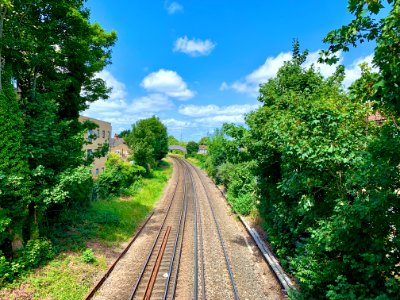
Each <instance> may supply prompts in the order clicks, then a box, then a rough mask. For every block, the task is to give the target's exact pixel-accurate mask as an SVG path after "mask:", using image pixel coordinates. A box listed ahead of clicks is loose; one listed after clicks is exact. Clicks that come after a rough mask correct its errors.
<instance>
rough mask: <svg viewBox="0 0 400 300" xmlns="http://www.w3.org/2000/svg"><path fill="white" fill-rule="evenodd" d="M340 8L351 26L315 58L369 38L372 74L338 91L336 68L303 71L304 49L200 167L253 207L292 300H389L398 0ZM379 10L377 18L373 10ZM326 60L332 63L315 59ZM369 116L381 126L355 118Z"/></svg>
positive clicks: (242, 204) (396, 251) (399, 205)
mask: <svg viewBox="0 0 400 300" xmlns="http://www.w3.org/2000/svg"><path fill="white" fill-rule="evenodd" d="M382 3H383V1H372V2H371V1H369V2H368V1H357V0H356V1H349V9H350V11H351V12H352V13H354V15H355V19H354V21H352V22H351V23H350V24H349V25H346V26H343V27H342V28H341V29H339V30H335V31H332V32H331V33H329V34H328V35H327V37H326V40H325V41H326V42H328V43H330V44H331V46H330V48H329V50H328V51H327V52H326V54H333V53H335V52H337V51H339V50H344V51H347V50H348V49H349V47H350V46H355V45H356V44H357V43H358V42H360V43H361V42H363V41H364V40H374V41H376V43H377V46H376V48H375V55H374V60H373V62H374V65H375V66H376V67H378V68H379V72H378V73H373V72H372V71H371V70H370V69H369V68H368V66H366V65H363V66H362V69H363V74H362V77H361V78H360V79H359V80H357V81H356V82H354V83H353V85H352V86H351V87H350V89H349V90H345V89H344V88H343V86H342V84H341V82H342V80H343V78H344V68H343V67H342V66H339V67H338V68H337V70H336V72H335V73H334V74H333V75H332V76H331V77H329V78H324V77H323V76H322V75H321V74H320V73H319V71H318V70H316V69H315V68H314V67H313V66H311V67H309V68H305V67H303V63H304V62H305V60H306V57H307V51H305V52H301V51H300V49H299V44H298V42H295V43H294V47H293V55H292V59H291V60H290V61H288V62H286V63H285V64H284V66H283V67H282V68H281V69H280V70H279V71H278V73H277V75H276V77H274V78H272V79H270V80H269V81H268V82H267V83H265V84H263V85H262V86H261V87H260V95H259V98H258V99H259V101H260V102H261V104H262V106H261V107H260V108H259V109H258V110H256V111H254V112H251V113H250V114H248V115H247V116H246V124H247V128H243V127H239V126H234V125H224V127H223V128H222V129H221V130H219V131H217V132H216V134H215V135H214V136H213V137H212V139H211V141H210V142H209V148H208V157H207V161H206V169H207V171H208V173H209V174H210V175H212V176H213V177H214V178H215V180H216V182H218V183H223V184H224V185H226V186H227V190H228V201H230V202H231V203H232V205H233V208H234V210H235V211H237V212H239V213H242V214H246V213H248V212H249V211H250V210H251V209H253V208H254V207H256V208H257V209H258V211H259V213H260V215H261V217H262V218H263V220H264V224H263V226H264V229H265V231H266V232H267V234H268V239H269V242H270V244H271V245H272V246H273V248H274V250H275V253H276V254H277V255H278V256H279V258H280V261H281V263H283V265H284V266H285V267H286V269H287V270H289V271H290V272H291V273H292V274H293V275H294V276H295V277H296V278H297V280H298V284H299V286H300V292H299V293H296V294H292V297H293V298H298V299H322V298H323V299H398V295H399V294H400V282H399V278H400V238H399V233H398V230H397V228H399V226H400V218H399V217H398V214H399V212H400V195H399V190H400V168H399V166H400V152H399V151H398V149H400V148H399V147H400V134H399V126H398V124H399V121H400V118H399V117H400V109H399V103H400V99H399V97H400V93H399V90H398V88H399V87H398V72H399V70H400V68H399V63H400V60H399V57H400V50H399V49H400V47H399V45H400V40H399V36H398V33H399V25H400V23H399V22H400V21H399V20H400V15H399V12H400V4H399V3H398V2H397V1H388V2H387V3H388V6H389V8H390V10H388V12H389V14H388V15H387V16H386V17H384V18H382V19H381V20H378V21H377V20H375V19H374V18H373V16H374V15H375V14H377V13H379V12H381V9H382V8H383V5H382ZM382 13H383V12H382ZM322 60H325V61H327V62H334V61H335V60H334V58H332V56H330V57H328V58H327V57H322ZM376 110H379V112H380V113H381V114H382V115H383V116H384V117H385V120H384V121H383V123H382V124H381V125H379V124H376V123H374V122H369V121H368V120H367V119H366V117H367V116H368V115H369V114H371V113H373V112H375V111H376Z"/></svg>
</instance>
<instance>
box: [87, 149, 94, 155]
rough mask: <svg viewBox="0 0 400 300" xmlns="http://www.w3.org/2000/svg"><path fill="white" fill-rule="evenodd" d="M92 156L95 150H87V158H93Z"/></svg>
mask: <svg viewBox="0 0 400 300" xmlns="http://www.w3.org/2000/svg"><path fill="white" fill-rule="evenodd" d="M92 156H93V150H92V149H87V157H92Z"/></svg>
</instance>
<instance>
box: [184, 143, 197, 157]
mask: <svg viewBox="0 0 400 300" xmlns="http://www.w3.org/2000/svg"><path fill="white" fill-rule="evenodd" d="M186 151H187V153H188V154H189V155H190V154H196V153H197V152H198V151H199V144H197V143H196V142H194V141H190V142H188V143H187V145H186Z"/></svg>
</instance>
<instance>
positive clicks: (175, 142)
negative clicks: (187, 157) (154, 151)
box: [168, 135, 179, 146]
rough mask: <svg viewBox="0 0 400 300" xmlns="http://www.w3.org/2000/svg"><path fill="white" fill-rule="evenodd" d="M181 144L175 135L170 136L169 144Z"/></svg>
mask: <svg viewBox="0 0 400 300" xmlns="http://www.w3.org/2000/svg"><path fill="white" fill-rule="evenodd" d="M172 145H179V141H178V140H177V138H176V137H174V136H173V135H170V136H168V146H172Z"/></svg>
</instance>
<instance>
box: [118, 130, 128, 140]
mask: <svg viewBox="0 0 400 300" xmlns="http://www.w3.org/2000/svg"><path fill="white" fill-rule="evenodd" d="M130 133H131V131H130V130H129V129H125V130H122V131H121V132H120V133H119V134H118V137H120V138H125V137H126V136H128V135H129V134H130Z"/></svg>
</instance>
